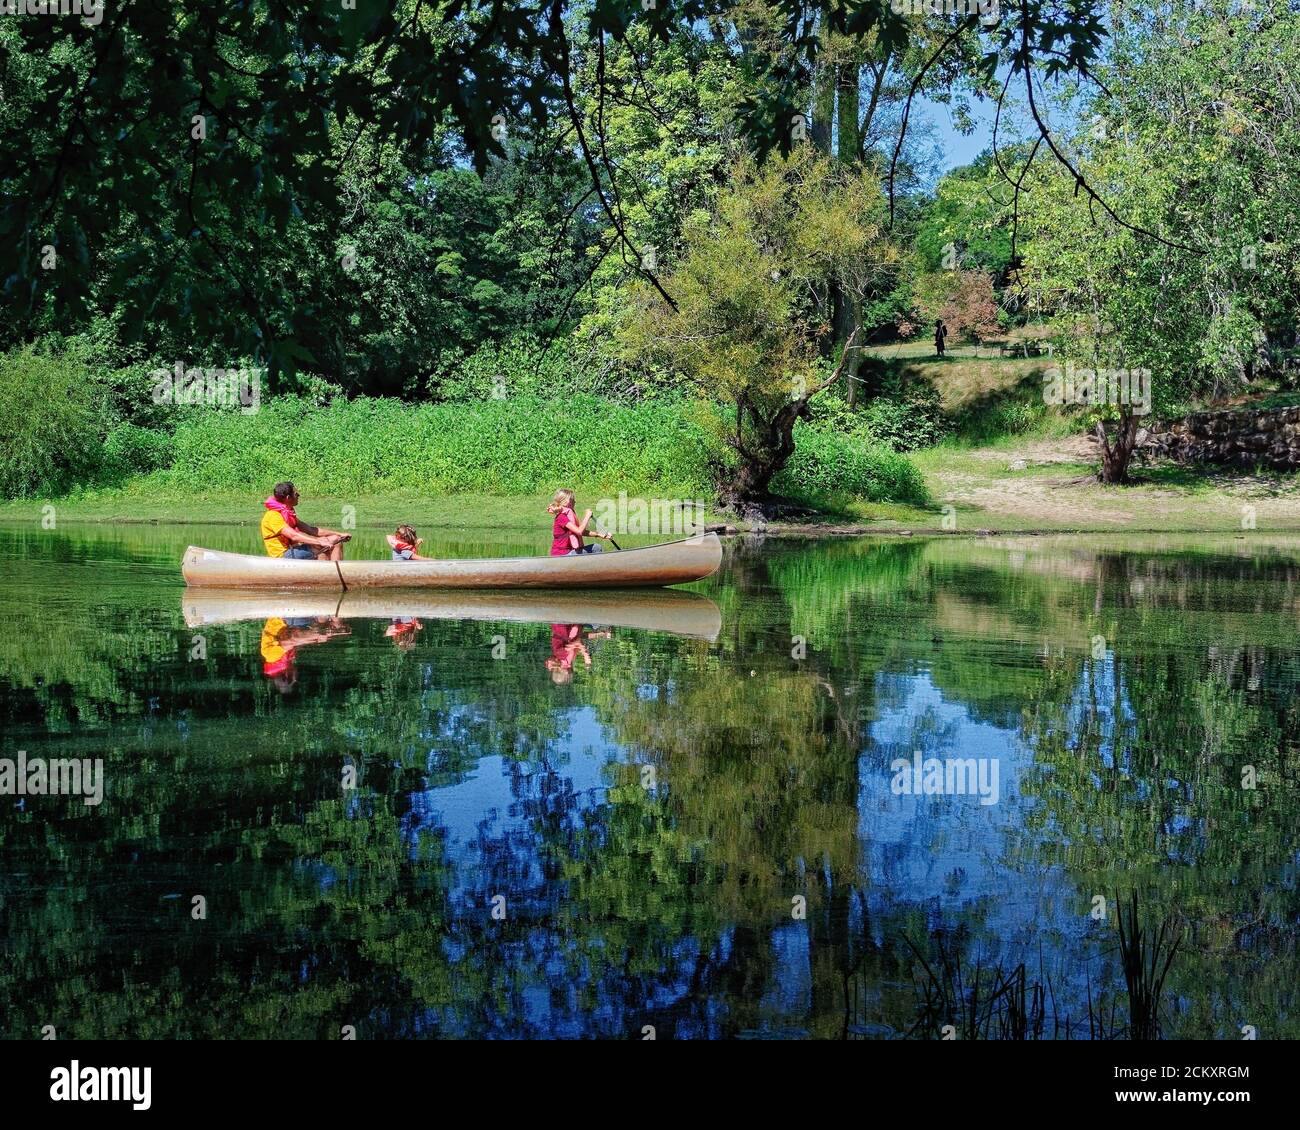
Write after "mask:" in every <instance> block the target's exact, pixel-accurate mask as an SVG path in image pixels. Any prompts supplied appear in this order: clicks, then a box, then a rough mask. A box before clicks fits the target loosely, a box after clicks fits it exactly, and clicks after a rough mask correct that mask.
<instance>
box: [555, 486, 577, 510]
mask: <svg viewBox="0 0 1300 1130" xmlns="http://www.w3.org/2000/svg"><path fill="white" fill-rule="evenodd" d="M573 497H574V496H573V491H571V490H570V489H569V488H568V487H561V488H560V489H559V490H557V491H556V492H555V496H554V497H553V498H552V499H551V505H553V506H572V505H573Z"/></svg>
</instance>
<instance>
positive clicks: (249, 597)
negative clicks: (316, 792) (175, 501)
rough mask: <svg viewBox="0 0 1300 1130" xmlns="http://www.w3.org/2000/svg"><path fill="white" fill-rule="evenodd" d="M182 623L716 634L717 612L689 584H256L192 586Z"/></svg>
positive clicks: (718, 628) (184, 603) (719, 621)
mask: <svg viewBox="0 0 1300 1130" xmlns="http://www.w3.org/2000/svg"><path fill="white" fill-rule="evenodd" d="M181 608H182V611H183V612H184V614H185V624H186V626H187V627H190V628H203V627H208V626H211V625H213V624H229V623H233V622H236V621H240V620H269V619H271V618H272V617H279V618H280V619H282V620H295V619H316V618H319V617H328V616H337V617H338V618H339V619H341V620H357V619H379V620H387V619H396V618H404V617H414V618H416V619H419V620H481V621H498V620H499V621H508V622H514V623H529V624H598V625H600V626H601V627H610V628H635V629H638V630H640V631H646V632H669V633H671V634H673V635H677V636H691V637H694V638H698V639H707V640H712V639H716V638H717V635H718V632H719V631H721V630H722V614H721V612H719V610H718V606H717V605H716V604H714V603H713V601H711V600H710V599H709V598H708V597H707V596H704V595H702V594H701V593H695V592H668V591H665V590H662V589H644V590H642V591H640V592H586V593H580V592H561V591H550V592H541V591H539V592H482V591H480V592H470V591H464V592H434V591H429V592H414V593H412V592H402V591H398V590H393V589H389V590H379V591H376V590H373V589H362V590H357V591H351V592H346V593H345V592H343V591H342V590H339V591H335V592H307V591H302V592H290V593H274V592H256V593H248V592H245V591H241V590H229V589H198V590H194V589H190V590H187V591H186V593H185V596H184V598H183V600H182V602H181Z"/></svg>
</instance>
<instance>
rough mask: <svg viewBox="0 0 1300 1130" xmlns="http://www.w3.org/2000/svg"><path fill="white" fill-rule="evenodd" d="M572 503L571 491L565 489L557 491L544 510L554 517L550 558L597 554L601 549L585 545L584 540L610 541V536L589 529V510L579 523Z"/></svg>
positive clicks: (600, 547) (597, 546) (596, 546)
mask: <svg viewBox="0 0 1300 1130" xmlns="http://www.w3.org/2000/svg"><path fill="white" fill-rule="evenodd" d="M574 501H575V499H574V495H573V491H571V490H568V489H567V488H566V489H563V490H557V491H556V492H555V497H554V498H552V499H551V504H550V505H549V506H548V507H547V508H546V512H547V513H548V514H553V515H554V516H555V518H554V521H553V522H552V523H551V556H552V557H567V556H569V555H570V554H573V553H599V552H600V551H601V549H602V548H603V547H602V546H599V545H587V544H586V543H585V542H584V540H583V539H584V538H601V539H603V540H605V541H609V540H611V535H610V534H602V533H601V532H600V531H599V530H593V529H591V528H590V526H591V511H590V510H588V511H587V512H586V513H585V514H584V515H583V516H582V519H581V521H579V519H578V512H577V511H576V510H575V509H574V508H573V504H574Z"/></svg>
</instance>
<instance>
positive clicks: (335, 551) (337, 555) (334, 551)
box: [329, 542, 343, 561]
mask: <svg viewBox="0 0 1300 1130" xmlns="http://www.w3.org/2000/svg"><path fill="white" fill-rule="evenodd" d="M329 559H330V560H331V561H342V560H343V543H342V542H339V543H338V545H336V546H333V547H332V548H331V549H330V552H329Z"/></svg>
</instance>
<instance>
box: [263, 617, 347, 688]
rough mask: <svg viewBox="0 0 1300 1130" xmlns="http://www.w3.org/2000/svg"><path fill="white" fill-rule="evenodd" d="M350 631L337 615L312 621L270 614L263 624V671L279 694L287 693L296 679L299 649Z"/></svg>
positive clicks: (326, 641)
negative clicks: (287, 618) (269, 617)
mask: <svg viewBox="0 0 1300 1130" xmlns="http://www.w3.org/2000/svg"><path fill="white" fill-rule="evenodd" d="M351 634H352V630H351V629H350V628H349V627H348V626H347V625H346V624H344V623H343V621H342V620H340V619H339V618H338V617H337V616H317V617H316V618H315V619H314V620H309V619H294V620H284V619H281V618H280V617H279V616H272V617H271V619H269V620H268V621H267V622H266V623H265V624H263V625H262V639H261V652H262V674H263V675H265V676H266V677H267V678H268V679H270V680H271V685H272V686H274V687H275V689H276V690H277V691H279V692H280V693H281V694H288V693H289V692H290V691H291V690H293V685H294V683H296V682H297V681H298V668H297V665H296V661H297V658H298V649H299V648H300V647H305V646H307V645H308V644H313V643H328V642H329V641H330V640H332V639H333V638H334V637H335V636H347V635H351Z"/></svg>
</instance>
